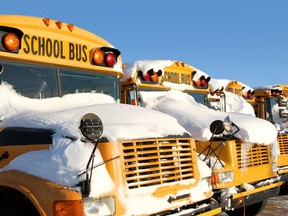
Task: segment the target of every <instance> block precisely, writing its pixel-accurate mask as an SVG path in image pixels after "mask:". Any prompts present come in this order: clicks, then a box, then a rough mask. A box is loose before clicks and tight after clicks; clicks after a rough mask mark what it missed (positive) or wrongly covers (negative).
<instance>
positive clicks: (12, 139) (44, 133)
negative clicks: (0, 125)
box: [0, 127, 54, 146]
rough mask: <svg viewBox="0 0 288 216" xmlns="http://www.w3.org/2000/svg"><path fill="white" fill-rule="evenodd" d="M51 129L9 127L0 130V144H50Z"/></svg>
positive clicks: (52, 132)
mask: <svg viewBox="0 0 288 216" xmlns="http://www.w3.org/2000/svg"><path fill="white" fill-rule="evenodd" d="M53 134H54V131H53V130H51V129H39V128H22V127H9V128H5V129H3V130H2V131H1V132H0V146H13V145H37V144H38V145H40V144H52V135H53Z"/></svg>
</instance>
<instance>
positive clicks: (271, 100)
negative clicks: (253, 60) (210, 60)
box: [226, 81, 288, 194]
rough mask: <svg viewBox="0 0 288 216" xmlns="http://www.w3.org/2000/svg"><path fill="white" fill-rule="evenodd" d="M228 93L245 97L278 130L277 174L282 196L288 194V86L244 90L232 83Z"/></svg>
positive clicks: (228, 85)
mask: <svg viewBox="0 0 288 216" xmlns="http://www.w3.org/2000/svg"><path fill="white" fill-rule="evenodd" d="M226 91H228V92H232V93H234V94H237V95H239V96H241V97H243V98H244V99H245V100H246V101H247V102H248V103H250V104H251V105H252V106H253V108H254V111H255V115H256V116H257V117H259V118H262V119H266V120H267V121H270V122H271V123H274V124H275V126H276V127H277V128H278V130H279V131H278V152H279V153H278V157H277V172H278V175H279V176H280V177H281V181H284V182H285V183H284V184H283V185H282V186H281V190H280V194H287V188H288V186H287V181H288V148H287V146H288V132H287V129H286V130H285V128H287V126H285V122H287V120H288V111H287V99H288V86H287V85H283V84H277V85H267V86H263V87H258V88H255V89H249V90H248V91H245V90H244V87H243V85H242V84H241V83H239V82H237V81H231V82H229V83H228V84H227V86H226Z"/></svg>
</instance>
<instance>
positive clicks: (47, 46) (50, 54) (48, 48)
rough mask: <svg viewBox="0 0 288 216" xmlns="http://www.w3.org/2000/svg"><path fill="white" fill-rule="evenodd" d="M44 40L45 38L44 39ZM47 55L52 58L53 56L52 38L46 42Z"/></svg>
mask: <svg viewBox="0 0 288 216" xmlns="http://www.w3.org/2000/svg"><path fill="white" fill-rule="evenodd" d="M43 39H44V38H43ZM45 47H46V55H47V56H48V57H50V56H52V51H53V50H52V41H51V39H50V38H48V39H47V40H46V46H45Z"/></svg>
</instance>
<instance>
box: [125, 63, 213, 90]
mask: <svg viewBox="0 0 288 216" xmlns="http://www.w3.org/2000/svg"><path fill="white" fill-rule="evenodd" d="M174 62H179V61H175V60H138V61H134V62H127V63H125V66H126V67H125V68H124V69H123V71H124V76H123V77H122V78H121V79H120V80H121V81H126V80H128V79H129V78H132V77H134V76H135V75H136V73H137V72H138V71H142V72H144V73H147V71H148V70H150V69H153V71H158V70H161V71H162V73H163V74H164V73H165V70H164V68H165V67H169V66H171V65H173V63H174ZM186 65H187V66H189V67H191V68H193V69H194V70H196V74H195V75H194V77H193V79H194V80H197V79H199V78H200V77H201V76H204V77H205V78H206V77H208V75H207V74H206V73H205V72H203V71H201V70H199V69H197V68H195V67H192V66H191V65H188V64H186ZM186 87H187V88H191V86H188V85H186Z"/></svg>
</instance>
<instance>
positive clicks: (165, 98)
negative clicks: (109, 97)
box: [139, 90, 277, 145]
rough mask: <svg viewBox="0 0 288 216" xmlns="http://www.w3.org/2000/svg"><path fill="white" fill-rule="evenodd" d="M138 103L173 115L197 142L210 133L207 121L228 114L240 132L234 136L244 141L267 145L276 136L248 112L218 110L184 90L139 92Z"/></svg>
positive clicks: (273, 140)
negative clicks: (196, 99) (139, 98)
mask: <svg viewBox="0 0 288 216" xmlns="http://www.w3.org/2000/svg"><path fill="white" fill-rule="evenodd" d="M139 94H140V97H141V98H142V105H143V106H145V107H147V108H149V109H154V110H157V111H161V112H164V113H167V114H169V115H171V116H173V117H175V118H176V119H177V120H178V122H179V123H180V124H181V125H182V126H183V127H184V128H185V129H186V130H187V131H189V132H190V133H191V135H192V136H193V137H194V138H195V139H196V140H199V141H208V140H209V139H210V138H211V136H212V133H211V132H210V129H209V128H210V124H211V123H212V122H213V121H214V120H224V118H225V117H226V116H227V115H229V117H230V119H231V121H232V122H234V123H235V124H236V125H237V126H238V127H239V128H240V131H239V132H238V133H236V135H235V136H236V137H238V138H239V139H241V140H242V141H243V142H245V143H246V142H247V143H262V144H266V145H268V144H271V143H274V142H275V140H276V139H277V131H276V129H275V127H274V125H273V124H271V123H270V122H268V121H266V120H262V119H259V118H256V117H253V116H250V115H246V114H241V113H235V112H226V113H225V112H219V111H215V110H212V109H209V108H207V107H205V106H203V105H201V104H198V103H197V102H196V101H195V100H194V98H193V97H192V96H190V95H188V94H187V93H184V92H181V91H178V90H171V91H163V92H154V91H151V92H145V91H140V92H139Z"/></svg>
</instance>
